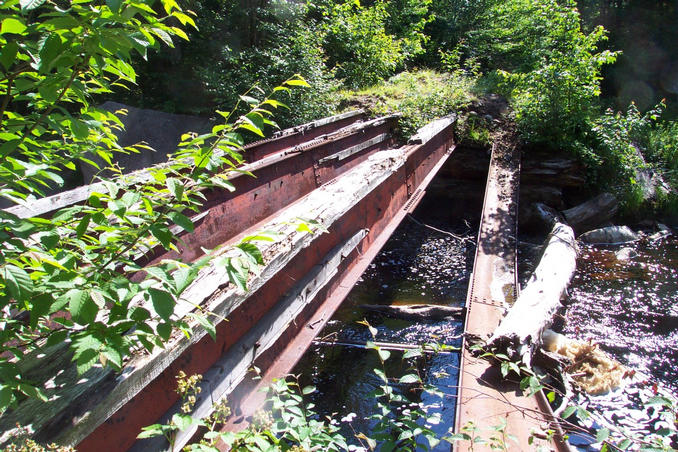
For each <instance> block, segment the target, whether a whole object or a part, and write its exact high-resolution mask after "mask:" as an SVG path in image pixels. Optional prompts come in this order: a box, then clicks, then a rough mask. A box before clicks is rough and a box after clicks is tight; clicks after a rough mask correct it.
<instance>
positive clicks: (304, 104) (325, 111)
mask: <svg viewBox="0 0 678 452" xmlns="http://www.w3.org/2000/svg"><path fill="white" fill-rule="evenodd" d="M284 8H287V9H288V10H287V13H288V14H286V15H281V14H278V15H276V16H275V18H273V17H272V18H270V21H269V22H267V23H266V24H262V25H261V26H262V27H264V28H265V35H266V36H269V39H268V40H267V42H265V43H262V45H261V46H260V47H258V48H257V47H250V48H244V49H242V50H240V51H232V50H230V49H229V48H227V47H224V48H223V49H222V52H221V55H220V58H217V59H214V60H210V61H206V62H205V63H204V64H202V65H200V67H199V69H198V70H197V72H198V77H199V78H200V80H202V81H203V83H204V84H205V85H206V91H207V94H208V95H210V96H211V97H212V98H213V100H214V102H215V103H216V105H217V106H218V107H223V106H228V105H234V104H235V102H237V100H238V99H239V95H240V94H241V93H243V92H245V91H246V90H248V89H250V88H251V87H252V86H254V85H256V86H258V87H259V88H260V89H263V90H264V91H266V92H267V91H269V90H270V89H272V88H273V87H275V86H276V85H277V84H278V83H280V81H281V80H285V79H286V78H288V77H290V76H291V75H293V74H296V73H299V74H304V78H305V79H306V80H307V81H308V82H309V84H310V85H311V88H309V89H306V90H303V92H301V91H296V92H294V93H293V94H290V95H289V96H287V97H286V98H284V99H283V101H284V102H285V103H286V104H287V105H288V106H289V107H290V108H289V109H288V110H286V111H285V112H282V111H281V112H280V114H279V115H276V118H277V122H278V124H279V125H280V126H281V127H287V126H291V125H296V124H299V123H301V122H306V121H309V120H312V119H317V118H319V117H323V116H327V115H329V114H331V113H332V112H333V111H334V109H335V107H336V100H335V97H334V93H335V91H336V89H337V87H338V82H336V81H335V79H334V72H333V71H331V70H329V69H328V67H327V65H326V63H325V56H324V54H323V50H322V34H321V33H320V32H318V31H317V30H316V29H315V28H314V27H313V26H312V25H304V24H303V22H302V21H303V18H304V15H305V13H306V8H305V7H304V6H301V5H298V4H292V3H290V4H288V6H284Z"/></svg>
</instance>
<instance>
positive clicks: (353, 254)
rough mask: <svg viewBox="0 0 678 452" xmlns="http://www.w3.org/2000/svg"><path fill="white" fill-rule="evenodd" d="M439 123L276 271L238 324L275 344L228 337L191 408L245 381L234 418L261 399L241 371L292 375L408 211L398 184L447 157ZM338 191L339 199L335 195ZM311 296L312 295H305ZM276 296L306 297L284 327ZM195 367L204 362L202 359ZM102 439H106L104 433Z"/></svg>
mask: <svg viewBox="0 0 678 452" xmlns="http://www.w3.org/2000/svg"><path fill="white" fill-rule="evenodd" d="M445 124H446V127H444V128H443V129H442V130H440V131H439V135H438V136H436V137H435V138H433V139H431V140H430V141H429V142H427V143H426V144H425V145H421V146H408V147H405V148H402V149H401V150H400V151H398V152H397V153H396V154H394V155H397V156H399V157H398V158H400V159H402V162H401V163H399V164H398V166H397V169H396V170H395V171H394V172H393V173H391V174H390V175H389V176H388V177H386V178H385V179H383V180H382V181H381V182H379V183H378V184H377V185H375V186H374V188H373V189H372V190H371V191H370V192H369V193H368V194H366V195H365V197H364V198H362V199H361V200H360V201H359V202H358V203H356V204H355V205H353V206H352V207H351V208H350V209H349V210H348V211H347V212H346V213H344V214H343V215H342V216H341V217H340V218H338V219H337V220H336V221H335V222H334V223H333V224H332V226H331V227H330V228H329V232H328V233H325V234H322V235H320V236H318V237H317V238H316V239H315V240H314V242H313V245H312V246H311V247H309V248H308V249H307V250H304V251H302V253H300V254H299V256H298V257H297V258H296V259H295V260H294V261H292V262H290V264H289V265H288V266H287V267H285V268H284V269H283V270H282V272H281V275H282V276H281V278H280V279H277V278H276V279H275V280H272V281H271V282H270V283H269V284H267V285H266V286H264V287H262V288H261V290H260V291H259V292H257V293H256V294H253V295H254V296H255V297H256V306H253V308H254V309H259V311H260V315H258V316H256V319H255V316H253V315H250V316H248V317H247V319H246V320H247V321H246V322H245V321H244V322H242V323H247V324H248V325H255V321H256V322H258V323H259V324H260V328H261V329H262V331H276V335H277V339H275V340H273V341H272V342H271V340H268V339H263V338H258V339H257V338H256V337H248V334H249V333H250V332H251V329H255V327H254V326H252V327H251V329H248V331H247V332H244V331H243V332H242V333H241V334H240V335H238V336H237V337H236V336H235V335H234V336H233V339H232V340H235V339H236V338H237V343H236V344H235V345H233V346H232V347H231V348H230V349H228V350H226V353H225V354H224V355H222V357H221V358H220V359H219V361H218V362H217V363H216V364H215V365H214V366H212V368H211V369H208V370H207V371H204V372H201V373H204V374H205V376H206V380H205V383H204V384H205V387H204V388H203V393H204V394H205V395H204V397H205V399H204V400H199V401H198V404H197V405H196V410H197V411H199V412H200V414H201V415H206V414H207V413H209V410H210V408H211V405H212V399H214V400H218V399H219V398H220V397H222V396H224V395H226V394H229V393H230V392H231V391H232V390H233V388H235V386H236V385H238V383H240V381H241V380H243V379H245V380H244V382H243V383H241V384H239V385H238V389H237V392H236V393H234V394H231V396H229V400H230V401H231V402H232V404H233V406H234V411H236V412H238V413H243V412H246V411H248V410H250V409H253V408H254V406H255V403H256V402H257V401H259V400H258V398H259V397H260V396H261V393H260V392H259V391H258V387H259V385H258V384H257V382H256V381H253V380H251V379H250V378H249V377H247V378H246V374H245V372H244V370H245V369H247V368H249V367H250V365H251V364H255V365H256V366H257V367H259V368H260V369H262V371H263V372H264V373H265V378H264V379H263V381H267V382H270V378H272V377H273V376H281V375H284V374H285V373H287V372H289V371H290V370H291V368H292V366H293V365H294V363H296V361H297V360H298V359H299V358H300V357H301V355H302V354H303V351H304V350H305V349H306V348H307V347H308V346H309V345H310V343H311V341H312V339H313V338H314V337H315V335H316V334H317V333H318V332H319V331H320V329H321V328H322V325H323V324H324V323H325V322H326V321H327V320H329V318H330V317H331V315H332V313H333V312H334V310H336V308H337V307H338V306H339V304H340V303H341V301H342V300H343V299H344V297H345V296H346V295H347V294H348V291H349V290H350V288H351V287H352V286H353V284H354V283H355V281H356V280H357V279H358V278H359V277H360V275H361V274H362V272H363V271H364V270H365V268H366V267H367V265H369V263H370V262H371V260H372V259H373V258H374V256H376V254H377V252H378V251H379V249H380V248H381V247H382V246H383V245H384V244H385V243H386V240H387V239H388V237H389V236H390V235H391V234H392V232H393V231H394V230H395V228H396V227H397V225H398V223H400V221H402V219H403V218H404V216H405V215H406V214H407V213H408V209H407V207H406V204H407V200H408V195H407V192H408V189H407V186H406V184H405V183H404V182H405V181H406V180H408V179H409V180H411V181H413V183H415V184H416V185H417V186H418V187H421V188H422V189H423V188H424V187H425V185H426V184H428V183H429V182H430V180H431V179H432V178H433V176H434V174H435V172H436V171H437V170H438V169H439V168H440V166H441V165H442V163H443V162H444V161H445V159H446V158H447V157H448V156H449V155H450V153H451V151H452V139H451V136H452V135H451V130H452V122H451V121H450V122H445ZM389 152H392V151H389ZM409 161H417V162H419V166H418V167H416V168H415V167H412V166H410V165H407V162H409ZM365 164H368V162H365ZM408 176H409V177H408ZM365 177H370V178H371V177H380V176H379V174H378V171H377V172H374V171H370V172H366V173H365ZM365 182H367V180H366V181H365ZM341 184H342V182H341V181H340V180H337V181H336V182H334V183H332V184H331V186H332V187H336V186H339V185H341ZM337 189H338V190H339V193H341V189H340V188H337ZM361 231H364V232H361ZM357 234H360V235H362V236H363V237H362V238H361V240H360V241H359V242H358V244H357V245H356V246H351V247H348V248H347V247H346V246H345V245H346V243H351V241H352V240H354V239H355V237H356V235H357ZM338 248H340V249H341V250H342V251H341V253H340V254H341V255H340V257H341V258H340V259H339V260H338V261H335V262H334V264H333V266H332V267H331V268H328V266H327V264H326V263H325V264H323V265H319V263H322V262H323V259H326V256H327V255H328V254H332V250H337V249H338ZM323 272H325V277H324V278H323V282H322V283H318V282H317V278H318V277H317V276H315V275H317V274H322V273H323ZM309 275H313V276H312V277H310V276H309ZM309 277H310V279H311V281H313V286H312V287H310V286H309V284H308V281H307V280H308V279H309ZM291 284H293V285H291ZM309 291H310V292H311V293H312V294H313V295H314V296H309V295H308V293H309ZM281 293H286V294H292V295H293V296H294V294H306V295H304V296H303V297H304V298H305V305H304V306H303V307H302V308H301V311H299V312H297V314H296V316H295V317H294V321H290V322H287V324H286V327H285V328H284V329H280V328H278V327H273V325H274V323H275V322H277V321H279V319H280V317H281V315H280V314H276V315H271V312H276V311H271V310H272V309H273V310H275V309H276V308H278V309H280V304H284V303H287V301H285V300H283V301H278V300H279V299H280V298H279V297H280V294H281ZM297 296H298V295H297ZM275 302H277V304H276V305H271V304H270V303H275ZM244 309H247V307H245V308H244ZM277 312H280V311H277ZM311 318H313V319H312V320H311ZM229 319H230V322H229V324H231V325H233V324H236V323H241V322H240V319H241V318H240V317H235V318H233V317H229ZM306 325H311V328H307V327H306ZM257 342H258V343H259V346H261V347H264V346H268V347H269V348H268V349H267V350H263V352H262V353H261V354H259V353H258V352H256V351H252V352H251V353H252V355H250V356H249V358H250V360H249V361H247V360H246V361H245V362H246V363H247V365H246V366H244V364H242V363H243V361H242V359H243V356H242V353H241V350H243V349H247V350H252V349H253V344H257ZM248 353H249V352H248ZM247 358H248V357H245V359H247ZM201 361H203V362H204V360H203V359H202V358H201ZM234 363H241V364H240V371H239V374H236V372H234V371H233V369H234V368H236V367H237V365H235V366H234V365H233V364H234ZM171 380H172V378H171V376H168V377H167V381H168V382H171V383H174V382H173V381H171ZM215 388H216V391H215ZM215 392H216V393H215ZM238 401H241V403H238ZM178 408H179V403H177V404H175V405H174V406H173V407H172V409H170V410H168V412H167V413H166V414H165V416H164V417H163V419H169V418H170V417H171V415H172V414H173V413H174V412H176V410H177V409H178ZM192 433H193V432H184V433H182V434H181V435H180V436H179V437H178V438H177V442H178V444H183V443H184V442H185V441H188V440H189V439H190V437H191V435H192ZM102 436H103V437H105V435H102ZM161 443H162V441H142V442H138V443H137V444H136V445H135V446H134V448H133V449H132V450H155V449H158V448H161V447H162V444H161ZM81 445H82V444H81ZM88 449H89V448H88Z"/></svg>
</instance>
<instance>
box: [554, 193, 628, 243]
mask: <svg viewBox="0 0 678 452" xmlns="http://www.w3.org/2000/svg"><path fill="white" fill-rule="evenodd" d="M618 207H619V203H618V201H617V198H615V197H614V195H611V194H610V193H602V194H600V195H598V196H596V197H595V198H593V199H590V200H588V201H586V202H585V203H582V204H579V205H578V206H575V207H573V208H571V209H567V210H564V211H563V215H564V216H565V220H566V221H567V224H569V225H570V226H571V227H572V229H574V231H575V233H576V234H577V235H579V234H581V233H583V232H586V231H590V230H591V229H594V228H596V227H598V226H601V225H602V224H604V223H606V222H607V221H609V220H611V219H612V217H613V216H614V214H615V213H617V208H618Z"/></svg>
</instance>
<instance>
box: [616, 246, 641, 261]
mask: <svg viewBox="0 0 678 452" xmlns="http://www.w3.org/2000/svg"><path fill="white" fill-rule="evenodd" d="M614 255H615V257H616V258H617V260H618V261H627V260H629V259H631V258H634V257H636V256H637V255H638V252H637V251H636V250H634V249H633V248H629V247H626V248H622V249H620V250H619V251H617V252H615V253H614Z"/></svg>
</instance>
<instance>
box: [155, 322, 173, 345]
mask: <svg viewBox="0 0 678 452" xmlns="http://www.w3.org/2000/svg"><path fill="white" fill-rule="evenodd" d="M156 330H157V332H158V335H159V336H160V337H161V338H162V340H164V341H165V342H167V341H168V340H169V338H170V335H171V334H172V325H170V324H169V323H159V324H158V326H157V328H156Z"/></svg>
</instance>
